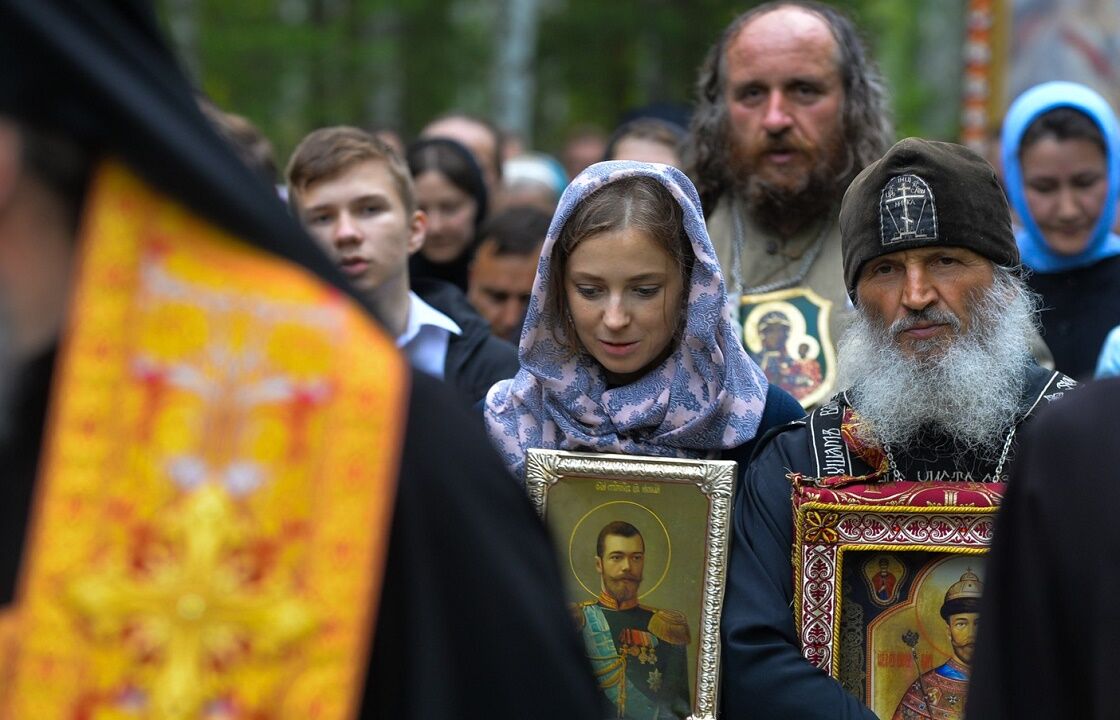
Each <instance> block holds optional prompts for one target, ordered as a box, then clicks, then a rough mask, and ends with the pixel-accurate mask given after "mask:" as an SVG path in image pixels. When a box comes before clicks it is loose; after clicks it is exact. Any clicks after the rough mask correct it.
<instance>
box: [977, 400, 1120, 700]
mask: <svg viewBox="0 0 1120 720" xmlns="http://www.w3.org/2000/svg"><path fill="white" fill-rule="evenodd" d="M1118 404H1120V380H1107V381H1102V382H1100V383H1095V384H1092V385H1089V386H1087V387H1086V388H1085V390H1084V391H1083V392H1079V393H1076V394H1075V395H1074V396H1073V397H1071V398H1070V399H1069V400H1066V401H1063V402H1061V403H1058V404H1057V405H1055V406H1053V407H1051V408H1047V409H1046V410H1045V412H1042V413H1040V414H1039V417H1038V418H1037V419H1036V420H1035V421H1034V422H1033V423H1032V425H1031V427H1030V428H1029V429H1028V430H1027V432H1026V433H1024V437H1023V451H1022V452H1021V453H1020V454H1019V456H1018V457H1017V458H1016V460H1015V462H1014V464H1013V466H1012V471H1011V484H1010V486H1009V487H1008V490H1007V494H1006V495H1005V496H1004V501H1003V505H1002V507H1001V509H1000V512H999V515H998V516H997V518H996V529H995V538H994V540H993V543H992V549H991V552H990V554H989V555H988V565H987V579H986V582H985V587H984V598H983V600H982V605H981V610H980V612H981V615H982V617H983V618H984V622H983V623H982V624H981V626H980V632H979V636H978V638H977V644H976V654H975V656H974V659H973V669H972V685H971V687H970V688H969V694H968V705H967V710H966V713H965V716H966V717H967V718H968V719H969V720H1012V719H1015V720H1017V719H1018V718H1077V719H1078V720H1098V719H1103V718H1115V717H1117V715H1118V714H1120V705H1118V701H1117V698H1116V677H1117V664H1116V663H1117V660H1116V648H1117V647H1120V612H1118V610H1117V604H1116V603H1117V598H1120V565H1118V564H1117V561H1118V560H1117V559H1118V558H1120V533H1117V532H1116V518H1115V515H1114V513H1115V512H1116V508H1117V506H1118V504H1120V486H1118V485H1117V483H1116V481H1117V479H1118V477H1120V473H1117V471H1116V468H1115V467H1113V465H1112V463H1113V462H1117V461H1118V460H1120V446H1118V445H1117V442H1116V428H1117V424H1116V419H1115V414H1116V408H1117V405H1118Z"/></svg>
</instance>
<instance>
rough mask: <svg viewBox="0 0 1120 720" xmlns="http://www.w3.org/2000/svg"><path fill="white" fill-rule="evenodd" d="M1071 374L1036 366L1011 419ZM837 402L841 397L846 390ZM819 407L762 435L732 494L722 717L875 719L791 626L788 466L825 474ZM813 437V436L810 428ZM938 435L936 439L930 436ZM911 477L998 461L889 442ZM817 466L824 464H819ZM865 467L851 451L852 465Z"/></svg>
mask: <svg viewBox="0 0 1120 720" xmlns="http://www.w3.org/2000/svg"><path fill="white" fill-rule="evenodd" d="M1075 385H1076V383H1074V382H1073V381H1072V380H1070V379H1069V378H1067V377H1065V376H1064V375H1061V374H1060V373H1054V372H1050V371H1047V370H1044V369H1042V368H1041V367H1038V366H1032V368H1031V370H1030V371H1029V378H1028V382H1027V388H1026V391H1025V392H1024V395H1023V397H1022V399H1021V403H1020V412H1019V415H1018V417H1017V418H1016V425H1017V426H1018V425H1020V424H1021V423H1022V422H1023V421H1024V420H1026V419H1027V418H1028V417H1029V416H1030V414H1031V411H1032V410H1033V409H1034V408H1035V407H1036V406H1037V405H1038V404H1040V403H1046V402H1048V401H1049V400H1052V399H1057V398H1058V397H1060V396H1061V395H1062V394H1063V393H1064V392H1066V390H1068V389H1069V388H1071V387H1073V386H1075ZM837 402H838V403H839V404H841V406H842V405H845V404H847V400H846V398H845V395H844V393H841V394H840V395H839V396H837ZM822 412H835V408H834V407H833V408H827V407H825V408H818V409H817V410H816V411H814V413H813V414H812V415H811V416H810V417H809V418H806V420H800V421H797V422H794V423H790V424H789V425H787V426H785V428H781V429H779V430H777V431H775V432H774V433H772V434H771V435H770V436H768V437H767V438H765V439H763V440H762V441H760V445H759V449H758V452H757V453H756V456H755V459H754V461H753V462H752V464H751V466H750V467H749V468H748V469H747V473H746V476H745V477H744V480H743V488H742V492H741V493H740V494H739V496H738V498H737V499H736V503H735V509H734V518H733V528H732V546H731V557H730V561H729V563H730V564H729V567H728V585H727V594H726V598H725V600H724V611H723V620H722V628H721V635H722V637H723V663H724V672H723V684H722V688H721V695H722V700H723V717H725V718H728V719H729V720H730V719H735V720H740V719H744V720H746V719H749V720H767V719H768V718H773V719H774V720H784V719H785V718H798V720H825V719H826V718H827V719H828V720H852V719H853V718H862V719H864V720H872V719H873V718H875V715H874V713H872V712H871V710H869V709H868V708H867V707H865V706H864V705H863V704H862V703H861V702H860V701H859V700H857V699H856V698H855V697H853V696H852V695H850V694H848V693H847V692H846V691H845V690H844V689H843V688H842V687H841V686H840V684H839V683H838V682H837V681H836V680H833V679H832V678H830V677H829V676H828V675H827V674H826V673H825V672H824V671H822V670H820V669H818V668H817V667H816V666H814V665H812V664H810V662H809V661H808V660H806V659H805V658H804V657H803V656H802V654H801V644H800V641H799V639H798V637H797V633H796V629H795V626H794V617H793V611H792V604H793V587H794V584H793V566H792V562H791V552H792V548H793V510H792V501H791V498H792V489H791V483H790V479H789V477H788V476H789V475H790V474H791V473H800V474H802V475H804V476H806V477H810V478H811V477H820V476H822V475H825V474H830V473H828V472H826V471H824V469H823V468H820V467H818V459H819V458H821V452H819V449H818V448H815V447H814V443H815V438H814V436H813V433H812V432H811V428H812V425H811V424H810V420H813V419H816V420H817V421H818V422H817V424H818V425H819V424H820V422H819V420H820V413H822ZM816 440H819V438H816ZM935 445H936V442H935V443H934V446H935ZM894 455H895V459H896V461H897V462H898V467H899V470H900V472H901V473H902V475H903V477H904V478H905V479H908V480H935V479H936V480H942V481H944V480H969V479H971V480H975V481H982V480H984V478H985V476H990V475H992V474H993V470H994V465H995V463H978V462H976V461H975V459H974V458H972V457H970V456H967V455H961V454H960V453H957V452H955V451H954V450H953V449H952V447H951V446H945V447H944V448H943V449H941V450H937V449H934V447H931V446H927V447H923V448H921V450H920V452H911V453H908V452H904V451H901V450H895V452H894ZM818 470H820V472H818ZM869 472H871V468H868V467H860V466H859V464H858V459H856V458H852V459H851V467H850V469H849V474H851V475H854V476H858V475H862V474H865V473H869Z"/></svg>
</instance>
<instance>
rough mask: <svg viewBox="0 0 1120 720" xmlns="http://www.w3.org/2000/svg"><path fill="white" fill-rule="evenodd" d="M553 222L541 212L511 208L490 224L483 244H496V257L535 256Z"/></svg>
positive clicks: (483, 235)
mask: <svg viewBox="0 0 1120 720" xmlns="http://www.w3.org/2000/svg"><path fill="white" fill-rule="evenodd" d="M551 221H552V218H550V217H549V215H548V213H546V212H545V211H543V210H540V209H539V208H535V207H531V206H527V205H526V206H519V207H511V208H508V209H506V210H503V211H502V212H500V213H498V214H497V215H495V216H494V217H492V218H490V219H489V220H487V221H486V224H484V225H483V226H482V231H481V232H480V233H479V237H481V238H482V242H484V243H486V242H492V243H494V254H495V255H536V254H538V253H539V252H540V249H541V245H542V244H544V237H545V235H547V234H548V225H549V223H550V222H551Z"/></svg>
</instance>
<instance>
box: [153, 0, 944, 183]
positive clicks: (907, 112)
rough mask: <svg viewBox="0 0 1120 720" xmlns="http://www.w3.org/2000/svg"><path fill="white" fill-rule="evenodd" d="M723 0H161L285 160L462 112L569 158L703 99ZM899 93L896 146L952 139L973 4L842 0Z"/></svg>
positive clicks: (226, 95)
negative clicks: (595, 135)
mask: <svg viewBox="0 0 1120 720" xmlns="http://www.w3.org/2000/svg"><path fill="white" fill-rule="evenodd" d="M755 4H757V3H753V2H727V1H726V0H689V1H688V2H683V1H681V0H235V2H229V0H159V2H158V7H159V10H160V13H161V18H162V21H163V22H164V24H165V25H166V29H167V30H168V31H169V33H170V34H171V36H172V38H173V39H174V43H175V46H176V48H177V51H178V52H179V54H180V57H181V58H182V60H183V63H184V64H185V65H186V67H187V68H188V71H189V72H190V73H191V75H192V77H193V78H194V80H195V81H196V83H197V84H198V85H199V87H201V89H202V90H203V91H205V92H206V93H207V94H208V95H210V96H211V97H212V98H213V100H214V101H215V102H216V103H217V104H218V105H220V106H221V107H223V108H224V109H226V110H230V111H232V112H236V113H239V114H242V115H245V116H246V117H248V118H249V119H250V120H252V121H253V122H254V123H255V124H257V125H258V126H259V127H260V128H261V130H263V131H264V133H265V134H266V135H267V136H268V137H269V139H271V140H272V142H273V143H274V144H275V146H276V150H277V154H278V157H279V160H280V162H281V163H283V161H284V159H285V158H286V157H287V154H288V153H289V152H290V151H291V149H292V148H293V147H294V145H295V143H297V142H298V141H299V139H300V138H301V137H302V136H303V135H304V134H305V133H307V132H308V131H309V130H311V129H314V128H316V127H320V126H323V125H330V124H340V123H346V124H355V125H360V126H364V127H368V128H382V127H386V128H391V129H394V130H396V131H398V132H399V133H400V134H401V135H402V136H403V137H404V138H405V140H406V141H407V140H409V139H411V138H412V137H413V136H414V134H415V133H416V132H417V131H418V130H419V129H420V127H421V126H423V124H424V123H425V122H426V121H427V120H428V119H430V118H432V117H434V116H436V115H438V114H440V113H443V112H446V111H448V110H451V109H458V110H465V111H468V112H472V113H476V114H480V115H483V116H486V117H489V118H491V119H493V120H494V121H496V122H497V123H498V124H499V125H500V126H502V127H504V128H506V129H508V130H511V131H514V132H516V133H517V134H519V135H520V136H522V137H523V138H524V139H525V144H526V146H527V147H530V148H533V149H539V150H543V151H546V152H553V153H555V152H558V151H559V149H560V147H561V145H562V144H563V141H564V138H565V136H566V134H567V133H568V132H569V131H570V130H571V129H572V128H573V127H576V126H579V125H583V124H594V125H598V126H599V127H601V128H602V129H603V130H605V131H608V132H609V131H610V130H611V129H612V128H613V127H614V126H615V125H616V124H617V123H618V121H619V118H620V117H622V116H623V114H624V113H626V112H627V111H628V110H631V109H633V108H636V107H641V106H644V105H647V104H650V103H685V104H688V103H691V102H692V99H693V85H694V83H695V80H696V74H697V69H698V68H699V66H700V64H701V62H702V61H703V58H704V55H705V54H706V53H707V51H708V48H709V47H710V46H711V45H712V43H713V42H715V40H716V38H717V37H718V35H719V33H720V31H721V30H722V28H723V27H724V26H725V25H726V24H727V23H728V22H729V21H730V20H731V19H732V18H733V17H735V16H736V15H737V14H738V13H740V12H742V11H743V10H745V9H747V8H749V7H751V6H753V5H755ZM832 4H833V5H836V6H838V7H840V8H842V9H844V10H846V11H847V12H849V13H850V15H851V16H852V17H853V18H855V19H856V21H857V23H858V24H859V25H860V27H861V28H862V29H863V31H864V33H865V37H866V39H867V41H868V43H869V45H870V46H871V47H872V50H873V52H874V55H875V57H876V58H877V60H878V62H879V64H880V67H881V68H882V70H883V72H884V74H885V75H886V76H887V79H888V82H889V86H890V88H891V102H892V106H893V109H894V113H895V120H896V126H897V129H898V134H899V136H900V137H902V136H906V135H924V136H927V137H933V138H941V139H955V138H956V137H957V134H958V129H959V112H960V110H959V108H960V102H959V97H960V87H961V73H962V67H963V53H962V49H961V48H962V42H963V37H964V32H965V30H964V27H965V18H964V14H965V0H922V1H921V2H919V1H918V0H901V1H900V0H848V1H842V0H836V1H835V2H833V3H832Z"/></svg>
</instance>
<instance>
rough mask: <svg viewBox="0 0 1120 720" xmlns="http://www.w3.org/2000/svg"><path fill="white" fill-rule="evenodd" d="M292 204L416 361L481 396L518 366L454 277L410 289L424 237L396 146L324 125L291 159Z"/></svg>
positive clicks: (352, 130) (475, 396)
mask: <svg viewBox="0 0 1120 720" xmlns="http://www.w3.org/2000/svg"><path fill="white" fill-rule="evenodd" d="M287 178H288V187H289V193H290V201H291V204H292V208H293V209H294V210H295V212H296V213H297V215H298V217H299V219H300V221H301V222H302V223H303V225H304V227H306V228H307V231H308V232H309V233H310V234H311V236H312V237H313V238H315V240H316V241H317V242H318V243H319V245H320V246H321V247H322V248H323V249H324V250H325V251H326V252H327V254H328V255H330V257H331V258H332V259H333V260H334V261H335V262H336V263H337V264H338V266H339V267H340V268H341V270H342V272H343V273H344V274H346V275H347V276H348V277H349V278H350V281H351V282H352V283H354V285H355V287H357V288H358V289H359V290H360V291H361V292H362V293H363V294H364V295H365V296H366V298H367V299H368V300H369V301H370V303H371V304H372V305H373V307H374V310H375V311H376V312H377V313H378V315H379V317H380V318H381V320H382V322H383V323H384V324H385V328H386V330H388V331H389V332H390V333H391V334H392V335H393V336H394V337H396V339H397V346H398V347H400V348H401V349H402V350H403V351H404V353H405V354H406V355H407V356H408V359H409V362H410V363H412V365H413V367H415V368H416V369H418V370H421V371H423V372H426V373H428V374H429V375H433V376H435V377H438V378H441V379H443V380H445V381H447V382H448V383H450V384H452V385H453V386H455V387H456V388H457V389H458V390H459V391H460V393H461V394H462V395H464V396H465V397H466V398H467V399H468V400H469V401H470V402H472V403H473V402H477V401H478V400H480V399H481V398H482V397H483V396H484V395H485V394H486V391H487V390H488V389H489V388H490V386H491V385H493V384H494V383H495V382H497V381H498V380H502V379H505V378H509V377H513V375H514V374H515V373H516V372H517V368H518V362H517V352H516V350H514V348H513V347H512V346H510V345H509V344H508V343H504V342H502V341H500V340H498V339H497V338H494V337H491V335H490V330H489V327H488V325H487V323H486V322H485V321H484V320H483V319H482V318H481V317H479V316H478V314H477V313H475V312H474V310H473V309H472V308H471V307H470V305H469V304H468V303H467V302H466V298H464V297H463V295H462V293H460V292H459V291H458V290H457V289H456V288H454V287H452V286H450V285H448V284H447V283H440V282H438V281H425V282H424V283H423V284H421V285H417V286H416V287H414V288H412V289H410V285H409V275H408V258H409V256H410V255H412V253H414V252H416V251H417V250H419V249H420V247H421V246H422V245H423V244H424V234H425V231H426V229H427V218H426V217H425V215H424V213H423V212H422V211H421V210H419V209H418V208H417V206H416V198H415V195H414V193H413V188H412V179H411V177H410V175H409V172H408V167H407V166H406V165H405V164H404V162H403V161H402V160H401V158H400V156H398V155H397V154H396V153H395V152H394V151H393V150H392V149H391V148H390V147H389V146H388V145H386V144H384V143H383V142H381V141H380V140H378V139H376V138H375V137H373V136H372V135H370V134H369V133H367V132H365V131H363V130H360V129H358V128H353V127H330V128H321V129H319V130H316V131H314V132H312V133H311V134H310V135H308V136H307V137H306V138H304V139H303V141H302V142H300V144H299V146H298V147H297V148H296V150H295V152H294V153H293V155H292V158H291V160H290V162H289V163H288V170H287Z"/></svg>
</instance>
